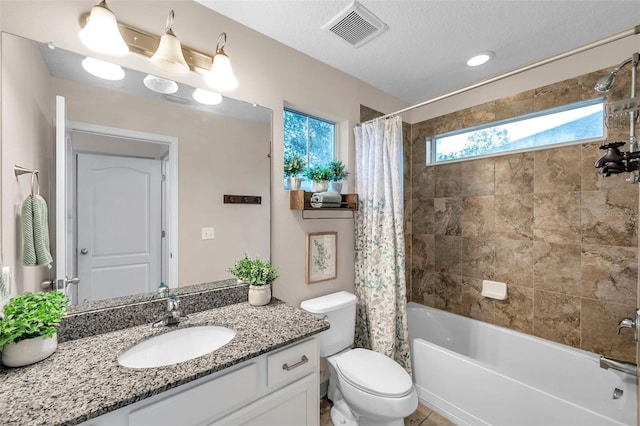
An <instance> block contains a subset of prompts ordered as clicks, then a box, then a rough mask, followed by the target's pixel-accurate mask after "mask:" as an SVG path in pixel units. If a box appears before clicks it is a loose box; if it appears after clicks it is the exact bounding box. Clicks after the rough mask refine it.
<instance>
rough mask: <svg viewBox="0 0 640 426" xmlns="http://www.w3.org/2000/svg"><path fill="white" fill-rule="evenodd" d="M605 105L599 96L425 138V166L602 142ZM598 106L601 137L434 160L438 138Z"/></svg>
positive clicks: (604, 132) (605, 132)
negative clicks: (599, 107) (600, 107)
mask: <svg viewBox="0 0 640 426" xmlns="http://www.w3.org/2000/svg"><path fill="white" fill-rule="evenodd" d="M606 103H607V98H606V96H600V97H597V98H591V99H585V100H581V101H578V102H572V103H569V104H565V105H560V106H557V107H553V108H548V109H545V110H541V111H536V112H532V113H528V114H523V115H518V116H516V117H510V118H506V119H503V120H497V121H492V122H488V123H483V124H479V125H476V126H472V127H466V128H463V129H458V130H454V131H451V132H446V133H440V134H437V135H434V136H429V137H427V138H426V155H425V162H426V165H427V166H436V165H441V164H447V163H453V162H460V161H469V160H474V159H479V158H489V157H497V156H501V155H508V154H516V153H521V152H528V151H537V150H542V149H550V148H553V147H561V146H567V145H577V144H584V143H589V142H593V141H600V140H604V139H606V138H607V127H606V126H605V124H604V114H605V113H606V111H605V108H606ZM598 104H600V105H601V106H602V136H598V137H592V138H586V139H579V140H573V141H565V142H558V143H550V144H546V145H536V146H530V147H525V148H519V149H512V150H504V151H498V152H490V153H485V154H479V155H470V156H466V157H461V158H453V159H446V160H440V161H438V160H437V159H436V155H437V152H436V148H437V146H436V145H437V144H436V140H437V139H439V138H443V137H450V136H455V135H459V134H463V133H473V132H476V131H479V130H485V129H491V128H496V127H499V126H503V125H505V124H510V123H517V122H519V121H524V120H528V119H531V118H538V117H544V116H547V115H553V114H556V113H561V112H565V111H570V110H574V109H579V108H586V107H589V106H593V105H598Z"/></svg>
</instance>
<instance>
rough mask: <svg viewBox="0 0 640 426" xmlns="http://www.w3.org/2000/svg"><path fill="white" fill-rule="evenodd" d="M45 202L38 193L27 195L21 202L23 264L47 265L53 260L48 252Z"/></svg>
mask: <svg viewBox="0 0 640 426" xmlns="http://www.w3.org/2000/svg"><path fill="white" fill-rule="evenodd" d="M48 214H49V213H48V209H47V202H46V201H45V200H44V198H42V197H41V196H40V195H29V196H28V197H27V199H26V200H25V201H24V203H23V204H22V236H23V240H24V244H23V245H24V264H25V265H26V266H42V265H48V264H50V263H51V262H52V261H53V258H52V257H51V253H50V252H49V222H48V220H49V219H48Z"/></svg>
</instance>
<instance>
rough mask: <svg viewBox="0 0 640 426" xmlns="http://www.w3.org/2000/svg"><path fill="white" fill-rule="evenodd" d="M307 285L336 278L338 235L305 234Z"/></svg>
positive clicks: (322, 233) (325, 233)
mask: <svg viewBox="0 0 640 426" xmlns="http://www.w3.org/2000/svg"><path fill="white" fill-rule="evenodd" d="M306 271H307V273H306V279H307V284H314V283H318V282H320V281H327V280H332V279H335V278H336V277H337V276H338V233H337V232H312V233H308V234H307V256H306Z"/></svg>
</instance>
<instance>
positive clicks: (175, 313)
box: [153, 296, 187, 328]
mask: <svg viewBox="0 0 640 426" xmlns="http://www.w3.org/2000/svg"><path fill="white" fill-rule="evenodd" d="M186 319H187V317H186V316H181V313H180V299H179V298H178V297H177V296H169V297H167V313H166V315H165V317H164V318H163V319H161V320H160V321H157V322H155V323H153V327H155V328H158V327H166V326H169V325H176V324H178V323H179V322H180V321H184V320H186Z"/></svg>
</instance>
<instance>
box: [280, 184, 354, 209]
mask: <svg viewBox="0 0 640 426" xmlns="http://www.w3.org/2000/svg"><path fill="white" fill-rule="evenodd" d="M312 195H313V192H306V191H303V190H301V189H300V190H294V191H289V208H290V209H291V210H302V211H304V210H315V211H355V210H358V194H340V195H342V202H341V205H342V207H319V208H318V207H311V196H312Z"/></svg>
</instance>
